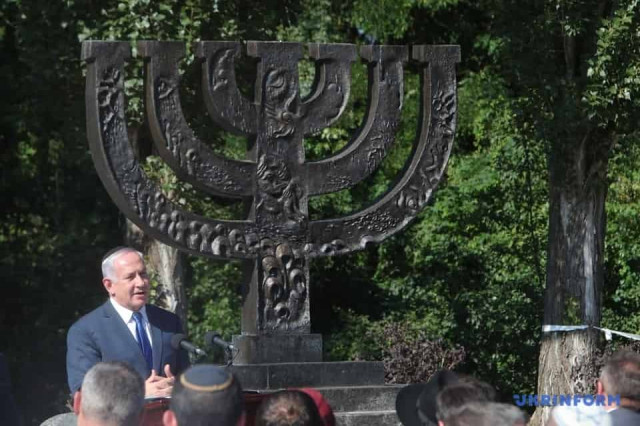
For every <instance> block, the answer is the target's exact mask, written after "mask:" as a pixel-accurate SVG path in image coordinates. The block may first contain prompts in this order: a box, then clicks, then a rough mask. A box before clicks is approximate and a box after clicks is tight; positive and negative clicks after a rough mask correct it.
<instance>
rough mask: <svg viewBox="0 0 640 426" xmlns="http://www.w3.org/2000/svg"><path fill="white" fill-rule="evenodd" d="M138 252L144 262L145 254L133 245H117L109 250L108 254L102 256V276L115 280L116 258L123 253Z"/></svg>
mask: <svg viewBox="0 0 640 426" xmlns="http://www.w3.org/2000/svg"><path fill="white" fill-rule="evenodd" d="M131 252H133V253H137V254H138V256H140V260H142V261H143V262H144V255H143V254H142V253H140V252H139V251H138V250H136V249H133V248H131V247H116V248H114V249H112V250H109V251H108V252H107V254H105V255H104V257H103V258H102V278H108V279H110V280H114V279H115V278H116V277H115V276H114V267H113V263H114V262H115V260H116V258H117V257H118V256H120V255H121V254H125V253H131Z"/></svg>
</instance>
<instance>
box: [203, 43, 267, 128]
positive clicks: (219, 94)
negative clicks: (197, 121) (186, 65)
mask: <svg viewBox="0 0 640 426" xmlns="http://www.w3.org/2000/svg"><path fill="white" fill-rule="evenodd" d="M240 47H241V44H240V43H238V42H231V41H203V42H200V43H198V44H197V47H196V56H197V57H198V58H200V59H201V60H202V93H203V97H204V101H205V105H206V106H207V110H208V111H209V116H210V117H211V119H212V120H213V121H214V122H215V123H216V124H218V125H219V126H220V127H222V128H223V129H225V130H227V131H230V132H234V133H238V134H240V135H244V136H252V135H255V134H256V131H257V126H258V123H257V117H256V109H255V105H254V104H253V103H252V102H250V101H249V100H247V98H245V97H244V96H243V95H242V93H240V90H238V85H237V82H236V71H235V58H236V57H237V56H238V55H239V54H240Z"/></svg>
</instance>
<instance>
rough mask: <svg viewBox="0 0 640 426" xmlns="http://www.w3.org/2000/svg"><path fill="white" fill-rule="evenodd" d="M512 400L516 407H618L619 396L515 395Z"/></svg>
mask: <svg viewBox="0 0 640 426" xmlns="http://www.w3.org/2000/svg"><path fill="white" fill-rule="evenodd" d="M513 400H514V401H515V403H516V405H517V406H518V407H524V406H530V407H537V406H542V407H554V406H556V405H566V406H577V405H587V406H592V405H596V406H603V407H604V406H605V405H620V395H533V394H530V395H526V394H515V395H513Z"/></svg>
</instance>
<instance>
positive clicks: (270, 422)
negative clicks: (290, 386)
mask: <svg viewBox="0 0 640 426" xmlns="http://www.w3.org/2000/svg"><path fill="white" fill-rule="evenodd" d="M256 426H322V420H321V419H320V414H319V413H318V409H317V408H316V404H315V403H314V402H313V399H312V398H311V397H310V396H309V395H307V394H306V393H304V392H302V391H298V390H286V391H280V392H276V393H274V394H272V395H269V396H268V397H267V398H266V399H265V400H264V401H263V402H262V404H261V405H260V407H259V408H258V412H257V414H256Z"/></svg>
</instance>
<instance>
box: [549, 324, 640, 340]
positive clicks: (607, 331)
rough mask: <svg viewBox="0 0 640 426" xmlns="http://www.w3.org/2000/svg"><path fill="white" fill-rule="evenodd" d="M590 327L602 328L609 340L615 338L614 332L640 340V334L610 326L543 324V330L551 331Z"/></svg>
mask: <svg viewBox="0 0 640 426" xmlns="http://www.w3.org/2000/svg"><path fill="white" fill-rule="evenodd" d="M590 327H593V328H595V329H596V330H600V331H602V332H604V338H605V339H607V340H611V339H612V338H613V336H612V335H613V334H616V335H618V336H622V337H626V338H627V339H631V340H640V335H638V334H631V333H625V332H622V331H616V330H611V329H608V328H601V327H595V326H589V325H543V326H542V332H543V333H551V332H554V331H577V330H586V329H588V328H590Z"/></svg>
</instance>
